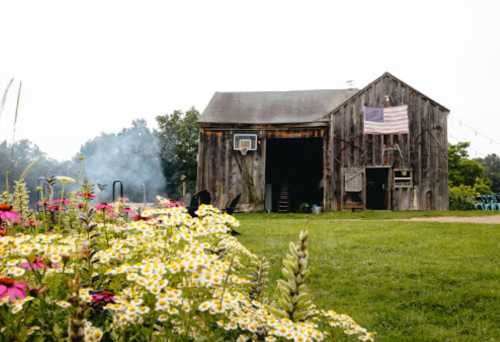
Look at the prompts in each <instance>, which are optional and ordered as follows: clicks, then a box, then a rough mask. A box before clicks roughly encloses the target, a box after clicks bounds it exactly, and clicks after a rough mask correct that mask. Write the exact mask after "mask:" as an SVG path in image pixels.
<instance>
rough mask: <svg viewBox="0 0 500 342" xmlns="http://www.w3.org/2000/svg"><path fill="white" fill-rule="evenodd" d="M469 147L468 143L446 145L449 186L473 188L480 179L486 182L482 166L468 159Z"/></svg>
mask: <svg viewBox="0 0 500 342" xmlns="http://www.w3.org/2000/svg"><path fill="white" fill-rule="evenodd" d="M469 146H470V143H469V142H458V143H457V144H455V145H453V144H449V145H448V182H449V184H450V185H451V186H458V185H468V186H474V184H475V183H476V181H477V180H478V179H481V178H483V179H484V182H487V180H486V179H485V177H486V173H485V171H486V170H485V168H484V166H483V165H482V164H481V163H480V162H479V161H477V160H473V159H469V154H468V152H467V149H468V148H469Z"/></svg>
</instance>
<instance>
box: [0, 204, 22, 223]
mask: <svg viewBox="0 0 500 342" xmlns="http://www.w3.org/2000/svg"><path fill="white" fill-rule="evenodd" d="M19 218H20V216H19V214H18V213H16V212H15V211H12V206H11V205H8V204H5V203H2V204H0V222H2V221H6V222H12V223H15V222H17V221H19Z"/></svg>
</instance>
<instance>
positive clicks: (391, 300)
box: [238, 212, 500, 341]
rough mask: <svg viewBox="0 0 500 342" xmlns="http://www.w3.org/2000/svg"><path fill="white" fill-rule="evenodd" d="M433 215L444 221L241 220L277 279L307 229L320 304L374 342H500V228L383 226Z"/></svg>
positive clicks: (384, 215)
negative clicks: (374, 337)
mask: <svg viewBox="0 0 500 342" xmlns="http://www.w3.org/2000/svg"><path fill="white" fill-rule="evenodd" d="M449 214H450V213H448V215H449ZM453 214H454V215H456V214H459V215H471V214H470V212H469V213H467V212H462V213H460V212H458V213H455V212H454V213H453ZM434 215H443V214H442V213H441V214H440V213H437V212H434V213H432V212H406V213H405V212H403V213H391V212H362V213H354V214H353V213H345V212H343V213H327V214H322V215H300V214H298V215H294V214H287V215H266V214H243V215H238V218H239V219H240V221H241V227H240V228H239V229H238V230H239V231H240V232H241V233H242V234H243V235H241V236H240V237H239V239H240V241H241V242H242V243H243V244H244V245H245V246H247V247H248V248H249V249H250V250H251V251H253V252H256V253H258V254H260V255H264V256H266V257H267V258H268V259H269V261H270V263H271V267H272V269H271V279H272V280H275V279H277V278H278V277H279V275H280V263H281V258H282V257H283V255H284V254H285V252H286V250H287V246H288V244H289V242H290V241H296V240H297V237H298V233H299V231H300V230H301V229H304V228H307V229H308V230H309V233H310V246H311V248H310V257H311V265H312V266H311V272H310V277H309V287H310V289H311V291H312V293H313V295H314V297H315V300H316V302H317V303H318V304H319V305H320V307H322V308H333V309H335V310H337V311H338V312H345V313H348V314H350V315H351V316H352V317H353V318H354V319H355V320H357V321H358V322H359V323H360V324H361V325H362V326H365V327H367V328H368V329H370V330H374V331H376V332H377V333H378V338H377V340H378V341H500V225H477V224H476V225H473V224H463V223H461V224H457V223H430V222H408V221H391V220H383V219H394V218H408V217H415V216H434ZM357 218H359V219H362V220H359V221H358V220H350V219H357ZM342 219H349V220H344V221H342ZM363 219H364V220H363ZM367 219H368V220H367ZM273 283H274V282H273ZM269 291H270V292H271V293H272V292H273V291H274V288H270V289H269Z"/></svg>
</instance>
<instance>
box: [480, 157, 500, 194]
mask: <svg viewBox="0 0 500 342" xmlns="http://www.w3.org/2000/svg"><path fill="white" fill-rule="evenodd" d="M478 161H479V162H480V163H481V164H482V165H483V166H484V167H485V169H486V176H487V177H488V179H489V180H490V182H491V190H492V191H493V192H495V193H500V157H498V156H497V155H496V154H495V153H493V154H488V155H487V156H486V157H484V158H480V159H478Z"/></svg>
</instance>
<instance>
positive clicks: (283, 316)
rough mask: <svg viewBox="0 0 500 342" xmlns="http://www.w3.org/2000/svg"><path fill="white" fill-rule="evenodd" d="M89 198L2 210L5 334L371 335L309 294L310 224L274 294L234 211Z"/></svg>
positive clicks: (95, 337) (1, 328) (92, 337)
mask: <svg viewBox="0 0 500 342" xmlns="http://www.w3.org/2000/svg"><path fill="white" fill-rule="evenodd" d="M87 197H88V196H87ZM84 204H85V205H82V204H81V203H78V201H69V202H68V203H59V204H58V205H59V209H58V210H57V211H49V210H48V208H47V212H46V213H45V212H43V211H42V212H40V213H38V214H31V216H30V218H28V217H24V218H20V217H18V216H19V215H17V214H11V215H7V214H5V212H7V211H6V210H4V215H3V216H4V217H5V219H2V220H3V221H1V223H0V225H1V226H2V229H4V234H3V235H4V236H2V237H0V335H1V336H3V337H5V339H6V340H26V339H32V340H35V339H37V338H38V339H42V340H59V339H67V338H69V339H71V340H73V341H79V340H85V341H99V340H120V341H131V340H141V341H150V340H158V341H166V340H168V341H178V340H179V341H190V340H193V341H194V340H197V341H198V340H200V341H201V340H203V341H264V340H265V341H281V340H291V341H322V340H331V339H333V338H334V336H336V334H341V333H345V334H347V335H353V336H354V337H355V338H358V339H360V340H362V341H372V340H373V334H372V333H369V332H367V331H366V330H365V329H364V328H362V327H360V326H359V325H358V324H357V323H356V322H355V321H354V320H353V319H352V318H350V317H349V316H347V315H341V314H337V313H336V312H334V311H332V310H329V311H325V310H320V309H318V308H317V307H316V306H314V304H313V303H312V302H311V300H310V299H309V296H308V294H307V286H306V277H307V268H308V265H307V261H308V254H307V253H308V252H307V243H308V242H307V234H306V233H305V232H304V233H303V234H301V236H300V238H299V242H298V243H297V244H291V245H290V251H289V253H288V255H287V256H286V258H285V259H284V262H283V279H281V280H280V283H279V285H278V288H279V289H280V290H279V291H278V295H277V298H267V297H266V296H265V291H264V289H265V286H266V283H267V277H266V276H267V262H266V261H265V260H263V259H262V258H259V257H258V256H257V255H254V254H253V253H251V252H250V251H249V250H247V249H246V248H245V247H244V246H243V245H241V244H240V243H239V242H238V240H237V239H236V238H235V237H233V236H232V235H231V234H230V232H231V231H232V229H234V228H236V227H237V226H238V225H239V223H238V221H237V220H236V219H235V218H234V217H232V216H230V215H227V214H222V213H220V212H219V210H217V209H216V208H214V207H211V206H204V205H202V206H201V207H200V208H199V210H198V211H197V215H198V217H196V218H192V217H191V216H190V215H189V214H188V213H187V211H186V209H185V208H183V207H179V206H172V207H170V208H164V207H163V208H156V209H155V208H151V209H146V210H144V211H143V212H142V213H138V214H137V213H136V214H130V213H129V211H128V210H125V208H126V206H124V205H118V206H116V205H115V206H114V207H112V206H110V205H103V204H101V205H97V208H96V209H93V208H92V206H90V204H89V203H88V202H85V203H84ZM9 209H10V208H9ZM9 212H12V211H11V210H9ZM47 213H48V214H50V215H52V217H50V216H49V218H50V219H49V220H47V217H44V215H45V214H47ZM54 213H55V214H54ZM54 215H58V216H54ZM7 217H10V218H11V221H8V220H7ZM132 218H134V219H132ZM29 220H37V221H38V224H36V225H31V226H30V225H28V221H29ZM47 222H48V223H47Z"/></svg>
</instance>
